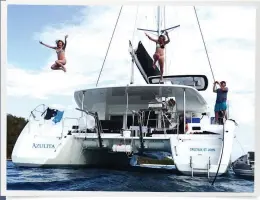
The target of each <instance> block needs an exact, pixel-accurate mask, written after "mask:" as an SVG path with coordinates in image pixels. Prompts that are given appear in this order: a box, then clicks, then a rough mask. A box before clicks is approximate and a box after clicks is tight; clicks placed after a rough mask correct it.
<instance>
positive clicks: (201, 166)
mask: <svg viewBox="0 0 260 200" xmlns="http://www.w3.org/2000/svg"><path fill="white" fill-rule="evenodd" d="M196 158H199V159H196ZM201 158H204V159H203V160H202V159H201ZM205 159H206V160H207V162H206V163H205ZM194 161H195V162H194ZM210 166H211V163H210V156H209V157H208V159H207V157H206V158H205V157H202V156H190V168H191V177H193V176H194V170H201V171H205V170H206V171H207V174H208V179H209V171H210Z"/></svg>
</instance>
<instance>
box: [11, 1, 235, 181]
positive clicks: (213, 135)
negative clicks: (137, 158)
mask: <svg viewBox="0 0 260 200" xmlns="http://www.w3.org/2000/svg"><path fill="white" fill-rule="evenodd" d="M161 12H162V10H161V6H158V16H157V20H158V24H157V30H156V31H154V32H156V33H157V34H158V35H160V34H162V33H163V32H165V31H166V30H171V29H174V28H177V27H179V25H178V26H174V27H171V28H168V29H164V30H162V28H161V25H160V24H161V20H162V16H161V15H162V14H161ZM139 30H145V29H139ZM146 31H153V30H146ZM129 53H130V56H131V58H132V76H131V81H130V84H128V85H122V86H110V87H93V88H90V89H84V90H77V91H75V93H74V98H75V102H76V103H77V106H78V108H76V111H75V112H78V113H79V115H80V116H79V117H78V118H70V117H65V113H63V112H61V111H59V110H56V109H53V108H50V107H47V106H45V105H40V106H38V107H37V108H35V109H34V110H33V111H32V112H31V115H30V117H29V122H28V123H27V125H26V126H25V128H24V129H23V130H22V132H21V134H20V136H19V138H18V140H17V141H16V144H15V146H14V149H13V152H12V162H13V163H14V164H15V165H17V166H25V167H30V166H34V167H45V166H61V165H66V166H75V165H81V166H89V165H106V166H111V165H112V166H128V165H129V161H130V159H131V156H133V155H136V154H137V155H142V154H144V153H145V152H152V151H164V152H169V153H170V154H171V155H172V158H173V160H174V163H175V166H176V169H177V170H178V171H179V172H181V173H183V174H186V175H191V176H193V175H204V176H208V177H210V176H217V175H222V174H224V173H226V172H227V170H228V169H229V166H230V160H231V153H232V145H233V139H234V136H235V127H236V123H235V121H234V120H232V119H229V118H228V119H227V120H222V123H217V124H216V123H214V117H211V116H210V112H209V109H208V104H207V102H206V100H205V99H204V98H203V96H202V95H201V91H205V90H206V89H207V88H208V78H207V77H206V76H205V75H166V76H163V83H161V82H160V71H159V69H158V68H157V67H156V68H155V69H154V68H153V67H152V65H153V64H152V63H153V60H152V58H151V57H150V55H149V53H148V52H147V51H146V49H145V47H144V45H143V44H142V42H141V41H140V42H139V43H138V46H137V48H133V45H132V42H129ZM135 65H136V66H137V68H138V69H139V71H140V73H141V74H142V76H143V78H144V80H145V82H146V84H144V85H136V84H134V78H133V74H134V73H133V69H134V66H135ZM63 114H64V116H63ZM36 115H38V117H37V116H36ZM228 115H229V113H227V116H228ZM90 116H91V117H92V118H93V119H94V121H95V126H94V127H90V126H89V124H88V122H89V121H88V120H89V117H90ZM212 119H213V120H212Z"/></svg>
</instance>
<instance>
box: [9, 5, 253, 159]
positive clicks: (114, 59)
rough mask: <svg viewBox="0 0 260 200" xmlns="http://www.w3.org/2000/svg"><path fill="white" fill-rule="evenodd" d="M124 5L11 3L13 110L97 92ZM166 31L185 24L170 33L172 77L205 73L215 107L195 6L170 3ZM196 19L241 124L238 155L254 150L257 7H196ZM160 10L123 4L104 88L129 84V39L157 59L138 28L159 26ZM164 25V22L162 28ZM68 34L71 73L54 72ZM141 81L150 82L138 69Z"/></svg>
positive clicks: (64, 104) (24, 111)
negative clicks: (58, 50)
mask: <svg viewBox="0 0 260 200" xmlns="http://www.w3.org/2000/svg"><path fill="white" fill-rule="evenodd" d="M119 10H120V7H119V6H110V7H109V6H38V5H37V6H36V5H33V6H30V5H8V19H7V26H8V30H7V31H8V41H7V48H8V65H7V95H8V96H7V112H8V113H11V114H13V115H16V116H21V117H26V118H27V117H28V115H29V112H30V111H31V110H32V109H33V108H34V107H36V106H37V105H39V104H41V103H44V104H46V105H50V106H55V107H57V108H60V109H66V110H70V111H71V112H72V110H73V109H74V108H75V107H76V104H75V102H74V97H73V94H74V91H75V90H79V89H83V88H84V89H87V88H91V87H95V83H96V81H97V78H98V74H99V72H100V69H101V66H102V63H103V60H104V57H105V54H106V51H107V47H108V44H109V41H110V38H111V35H112V32H113V29H114V26H115V23H116V19H117V17H118V13H119ZM165 13H166V15H165V16H166V18H165V26H166V27H171V26H175V25H180V27H179V28H177V29H175V30H173V31H171V32H169V36H170V38H171V43H170V44H169V45H167V47H166V59H167V64H166V65H167V66H166V67H167V73H168V74H204V75H206V76H207V77H208V79H209V88H208V90H207V91H205V92H202V95H203V96H204V97H205V99H206V100H207V101H208V103H209V105H210V106H211V107H212V114H213V109H214V103H215V98H216V95H215V94H214V93H212V85H213V78H212V74H211V70H210V67H209V64H208V61H207V57H206V53H205V50H204V46H203V42H202V38H201V35H200V31H199V27H198V24H197V21H196V16H195V13H194V10H193V7H191V6H183V7H180V6H178V7H177V6H166V7H165ZM197 14H198V17H199V20H200V25H201V28H202V31H203V35H204V39H205V42H206V45H207V49H208V52H209V57H210V61H211V65H212V69H213V72H214V77H215V79H216V80H218V81H221V80H225V81H226V82H227V86H228V87H229V94H228V99H229V102H230V116H231V118H233V119H235V120H236V121H237V122H238V123H239V127H238V128H237V133H236V135H237V137H236V140H235V141H234V150H233V152H234V157H237V156H240V155H241V154H243V153H244V152H243V151H242V149H241V147H240V145H239V143H238V142H237V140H238V141H239V142H240V143H241V144H242V148H243V149H244V151H245V152H246V151H248V150H254V128H255V119H254V116H255V114H254V110H255V101H254V95H255V75H254V74H255V20H256V19H255V18H256V10H255V8H254V7H248V6H244V7H233V6H227V7H224V6H219V7H217V6H214V7H213V6H212V7H205V6H200V7H197ZM155 15H156V7H155V6H134V5H131V6H130V5H129V6H123V9H122V13H121V16H120V19H119V21H118V25H117V28H116V31H115V35H114V39H113V41H112V43H111V46H110V50H109V53H108V56H107V59H106V62H105V65H104V69H103V71H102V74H101V77H100V81H99V85H98V86H108V85H126V84H128V83H129V81H130V71H131V58H130V55H129V52H128V42H129V40H131V41H132V43H133V45H134V46H135V47H136V46H137V44H138V42H139V41H142V43H143V44H144V46H145V48H146V50H147V51H148V53H149V54H150V55H151V56H152V55H153V53H154V50H155V47H154V44H153V43H152V42H151V41H149V40H148V39H147V38H146V37H145V34H144V32H142V31H137V30H136V28H146V29H156V17H155ZM163 25H164V23H163ZM67 34H68V35H69V37H68V45H67V48H66V57H67V60H68V62H67V65H66V66H67V73H64V72H62V71H52V70H51V69H50V66H51V65H52V64H53V62H54V61H55V60H56V55H55V54H56V53H55V51H53V50H51V49H48V48H46V47H44V46H42V45H40V44H39V40H41V41H43V42H45V43H47V44H49V45H54V42H55V40H57V39H64V36H65V35H67ZM135 84H144V80H143V79H142V76H141V75H140V73H139V71H138V69H137V68H135Z"/></svg>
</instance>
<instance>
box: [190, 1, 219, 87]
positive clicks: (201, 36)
mask: <svg viewBox="0 0 260 200" xmlns="http://www.w3.org/2000/svg"><path fill="white" fill-rule="evenodd" d="M193 8H194V12H195V15H196V18H197V22H198V25H199V29H200V34H201V37H202V41H203V44H204V48H205V51H206V55H207V58H208V62H209V66H210V69H211V73H212V77H213V80H214V82H215V77H214V73H213V70H212V66H211V64H210V59H209V55H208V51H207V47H206V43H205V41H204V37H203V34H202V31H201V27H200V22H199V18H198V15H197V11H196V8H195V6H193Z"/></svg>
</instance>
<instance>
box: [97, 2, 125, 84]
mask: <svg viewBox="0 0 260 200" xmlns="http://www.w3.org/2000/svg"><path fill="white" fill-rule="evenodd" d="M122 8H123V6H121V8H120V11H119V14H118V17H117V20H116V24H115V27H114V30H113V33H112V37H111V39H110V42H109V45H108V48H107V52H106V56H105V59H104V61H103V64H102V67H101V70H100V72H99V76H98V79H97V83H96V87H97V85H98V82H99V78H100V76H101V73H102V70H103V67H104V64H105V61H106V58H107V54H108V51H109V48H110V45H111V42H112V40H113V37H114V33H115V30H116V27H117V23H118V20H119V17H120V15H121V11H122Z"/></svg>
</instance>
